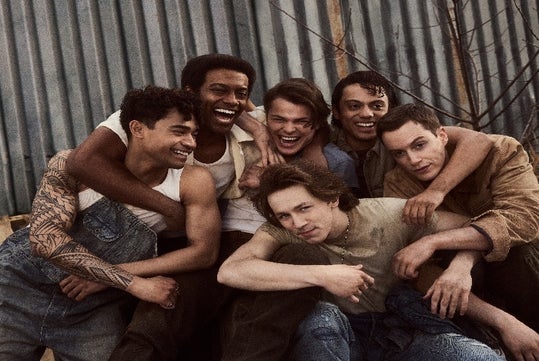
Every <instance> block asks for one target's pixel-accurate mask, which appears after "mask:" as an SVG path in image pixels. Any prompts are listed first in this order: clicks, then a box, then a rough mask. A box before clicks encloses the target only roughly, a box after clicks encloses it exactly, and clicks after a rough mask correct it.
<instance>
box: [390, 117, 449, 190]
mask: <svg viewBox="0 0 539 361" xmlns="http://www.w3.org/2000/svg"><path fill="white" fill-rule="evenodd" d="M447 140H448V138H447V133H446V132H445V130H444V129H443V128H442V127H440V128H438V130H437V131H436V134H433V133H432V132H431V131H430V130H427V129H425V128H424V127H423V126H422V125H421V124H419V123H416V122H414V121H412V120H409V121H407V122H406V123H404V124H403V125H402V126H401V127H400V128H398V129H396V130H394V131H390V132H384V133H383V134H382V141H383V142H384V145H385V146H386V148H387V149H388V150H389V152H390V154H391V155H392V156H393V158H394V159H395V161H396V162H397V164H398V165H399V166H400V167H401V168H403V169H404V170H405V171H406V172H408V173H410V174H411V175H413V176H414V177H416V178H417V179H419V180H420V181H423V182H430V181H432V180H433V179H434V178H436V176H437V175H438V174H440V172H441V171H442V169H443V168H444V167H445V163H446V158H447V152H446V149H445V146H446V144H447Z"/></svg>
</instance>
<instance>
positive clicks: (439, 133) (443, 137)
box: [436, 127, 449, 146]
mask: <svg viewBox="0 0 539 361" xmlns="http://www.w3.org/2000/svg"><path fill="white" fill-rule="evenodd" d="M436 136H438V138H440V140H441V141H442V143H443V145H444V146H446V145H447V142H448V141H449V137H448V136H447V132H446V131H445V128H444V127H440V128H438V131H437V132H436Z"/></svg>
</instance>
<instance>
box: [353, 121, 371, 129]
mask: <svg viewBox="0 0 539 361" xmlns="http://www.w3.org/2000/svg"><path fill="white" fill-rule="evenodd" d="M355 125H356V126H357V127H362V128H371V127H374V122H369V123H355Z"/></svg>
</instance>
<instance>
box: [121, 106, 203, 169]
mask: <svg viewBox="0 0 539 361" xmlns="http://www.w3.org/2000/svg"><path fill="white" fill-rule="evenodd" d="M130 127H131V129H132V130H131V133H132V137H136V140H137V142H140V144H141V147H142V148H141V149H143V151H144V154H145V155H146V159H147V160H148V161H149V162H151V164H149V165H150V166H152V167H155V168H167V169H168V168H174V169H179V168H182V167H183V166H184V165H185V162H186V161H187V156H188V155H189V154H190V153H191V152H193V150H194V149H195V147H196V140H195V139H196V135H197V131H198V127H197V124H196V122H195V120H194V119H193V118H191V120H187V121H186V120H184V116H183V115H182V114H180V113H179V112H178V111H176V110H174V111H172V112H170V113H168V114H167V116H166V117H164V118H162V119H160V120H158V121H157V122H156V123H155V125H154V127H153V128H148V127H147V126H146V125H144V124H143V123H141V122H138V121H136V120H134V121H132V122H131V124H130Z"/></svg>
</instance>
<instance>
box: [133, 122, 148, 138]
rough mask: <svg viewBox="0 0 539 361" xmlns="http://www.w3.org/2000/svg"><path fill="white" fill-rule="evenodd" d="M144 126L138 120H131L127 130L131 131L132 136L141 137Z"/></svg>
mask: <svg viewBox="0 0 539 361" xmlns="http://www.w3.org/2000/svg"><path fill="white" fill-rule="evenodd" d="M144 128H146V125H144V123H142V122H139V121H138V120H132V121H130V122H129V130H130V131H131V135H132V136H133V137H137V138H141V137H142V136H143V130H144Z"/></svg>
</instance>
